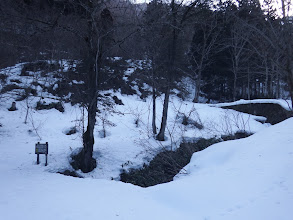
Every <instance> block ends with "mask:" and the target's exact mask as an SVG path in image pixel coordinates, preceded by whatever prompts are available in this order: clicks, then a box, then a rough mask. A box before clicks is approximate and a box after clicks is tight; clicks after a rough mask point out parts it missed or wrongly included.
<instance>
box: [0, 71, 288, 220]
mask: <svg viewBox="0 0 293 220" xmlns="http://www.w3.org/2000/svg"><path fill="white" fill-rule="evenodd" d="M18 68H19V67H17V66H16V67H15V68H14V69H13V68H12V69H11V71H10V75H9V79H13V78H14V79H18V78H19V77H18V75H19V69H18ZM23 79H26V80H27V81H29V80H30V79H29V77H27V78H23ZM23 83H24V82H23ZM107 92H110V93H112V95H116V96H117V97H118V98H119V99H121V100H122V102H123V103H124V105H116V106H115V107H114V109H113V110H107V111H105V112H103V113H102V114H100V115H99V117H98V120H97V126H96V130H95V139H96V143H95V146H94V157H95V158H96V159H97V162H98V167H97V168H96V169H95V170H94V171H92V172H90V173H88V174H82V173H81V172H80V171H78V172H79V174H81V175H83V176H84V177H85V178H83V179H79V178H73V177H68V176H63V175H60V174H57V173H56V172H58V171H62V170H64V169H70V165H69V161H70V156H69V155H70V154H71V153H72V152H74V151H76V150H78V149H79V148H80V147H81V146H82V142H81V129H82V120H81V118H82V109H80V108H79V107H77V106H71V105H70V104H65V106H64V107H65V112H64V113H61V112H59V111H57V110H41V111H36V110H34V109H33V107H34V106H35V104H36V102H37V101H38V100H39V98H33V97H29V99H28V102H26V101H25V100H24V101H21V102H17V107H18V110H17V111H14V112H9V111H8V110H7V109H8V108H9V107H10V105H11V102H12V101H13V100H14V99H13V98H14V97H13V92H12V93H10V94H9V96H3V97H0V98H1V103H0V123H1V124H2V127H0V219H5V220H6V219H7V220H10V219H11V220H14V219H24V220H26V219H27V220H34V219H44V220H46V219H50V220H51V219H60V220H63V219H125V220H131V219H142V220H144V219H146V220H150V219H152V220H153V219H155V220H156V219H176V220H179V219H184V220H188V219H192V220H194V219H215V220H218V219H225V220H226V219H227V220H229V219H231V220H235V219H237V220H238V219H243V220H244V219H245V220H247V219H252V220H254V219H255V220H259V219H266V220H270V219H271V220H275V219H276V220H279V219H282V220H287V219H288V220H289V219H292V216H293V210H292V208H291V206H292V204H293V174H292V169H293V135H292V130H293V118H291V119H287V120H286V121H284V122H281V123H279V124H276V125H274V126H270V125H269V124H261V123H260V122H257V121H256V120H255V119H257V118H259V117H257V116H252V115H249V114H244V113H239V112H236V111H234V110H229V109H221V108H217V107H215V106H209V105H207V104H194V103H191V102H187V101H185V102H183V101H181V100H180V99H179V98H177V97H174V96H172V97H171V102H170V110H169V119H168V129H167V132H166V136H167V138H168V140H167V141H165V142H158V141H155V140H154V138H153V137H152V133H151V126H150V125H151V116H152V115H151V109H152V108H151V99H150V98H148V99H146V100H145V101H142V100H140V99H139V98H138V97H137V96H124V95H121V94H119V93H114V92H112V91H107ZM46 97H49V94H46ZM52 98H54V97H52ZM45 100H46V101H48V102H50V101H51V100H50V99H49V98H48V99H45ZM162 101H163V97H159V98H158V100H157V106H158V109H157V112H158V116H157V123H158V125H159V122H160V117H161V115H160V113H161V111H162V109H161V106H162ZM278 102H279V101H278ZM27 103H28V104H29V106H30V109H29V114H28V123H27V124H24V120H25V115H26V110H27V107H26V106H27ZM99 107H100V108H101V106H99ZM181 113H185V114H186V115H189V116H190V118H191V119H192V120H195V121H197V122H201V123H202V124H203V126H204V129H202V130H199V129H197V128H195V127H192V126H184V125H182V123H181V118H180V115H182V114H181ZM101 118H104V119H107V120H108V121H109V123H108V124H107V125H106V134H107V136H106V138H101V130H102V129H103V126H102V124H101ZM136 121H138V124H136V123H135V122H136ZM73 126H77V128H79V129H80V131H79V132H78V133H76V134H73V135H65V133H66V131H68V129H70V128H71V127H73ZM238 130H242V131H243V130H245V131H247V132H253V133H255V134H254V135H252V136H250V137H248V138H245V139H240V140H235V141H227V142H222V143H218V144H215V145H212V146H211V147H209V148H207V149H205V150H203V151H201V152H197V153H195V154H194V155H193V157H192V159H191V162H190V163H189V164H188V165H187V166H186V167H185V168H184V172H182V174H178V175H177V176H176V177H175V180H174V181H173V182H170V183H166V184H160V185H157V186H153V187H149V188H140V187H137V186H133V185H131V184H125V183H122V182H119V181H116V180H118V177H119V173H120V171H121V169H122V165H123V168H126V169H127V168H130V167H139V166H141V165H142V164H143V163H144V162H148V161H149V160H150V159H151V158H152V157H153V156H154V155H155V153H156V152H158V151H160V150H161V149H162V148H170V147H172V148H173V149H174V148H176V147H178V145H179V143H180V141H181V140H182V139H183V138H184V139H188V140H192V139H194V138H196V137H206V138H210V137H214V136H217V137H219V136H221V135H222V134H232V133H234V132H236V131H238ZM38 141H41V142H46V141H48V142H49V158H48V159H49V161H48V163H49V164H48V166H47V167H45V166H44V163H45V159H44V157H43V156H42V155H41V158H40V159H41V164H40V165H36V155H35V154H34V144H35V143H36V142H38ZM111 179H114V180H111Z"/></svg>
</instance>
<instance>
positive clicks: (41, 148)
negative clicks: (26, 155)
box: [35, 142, 48, 154]
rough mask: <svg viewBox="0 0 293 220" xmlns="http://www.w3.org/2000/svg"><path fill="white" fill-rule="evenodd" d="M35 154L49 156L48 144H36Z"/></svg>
mask: <svg viewBox="0 0 293 220" xmlns="http://www.w3.org/2000/svg"><path fill="white" fill-rule="evenodd" d="M35 154H48V143H46V144H40V142H38V143H36V149H35Z"/></svg>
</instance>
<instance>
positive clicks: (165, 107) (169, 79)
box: [156, 0, 177, 141]
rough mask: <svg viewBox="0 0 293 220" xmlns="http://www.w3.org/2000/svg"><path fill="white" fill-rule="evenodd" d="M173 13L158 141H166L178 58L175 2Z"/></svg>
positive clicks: (173, 2) (172, 5)
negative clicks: (171, 94) (176, 58)
mask: <svg viewBox="0 0 293 220" xmlns="http://www.w3.org/2000/svg"><path fill="white" fill-rule="evenodd" d="M171 11H172V21H171V24H172V25H171V27H172V29H173V30H172V40H171V44H170V54H169V66H168V68H167V69H168V72H167V88H166V92H165V99H164V105H163V114H162V121H161V128H160V132H159V134H158V135H157V137H156V138H157V140H159V141H164V140H165V130H166V126H167V118H168V109H169V98H170V90H171V88H170V86H171V82H172V79H173V75H174V64H175V57H176V44H177V30H176V26H177V21H176V13H177V12H176V10H175V0H172V1H171Z"/></svg>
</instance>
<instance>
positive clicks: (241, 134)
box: [221, 131, 252, 141]
mask: <svg viewBox="0 0 293 220" xmlns="http://www.w3.org/2000/svg"><path fill="white" fill-rule="evenodd" d="M250 135H252V133H247V132H245V131H238V132H236V133H235V134H233V135H222V136H221V138H222V140H223V141H229V140H237V139H241V138H246V137H249V136H250Z"/></svg>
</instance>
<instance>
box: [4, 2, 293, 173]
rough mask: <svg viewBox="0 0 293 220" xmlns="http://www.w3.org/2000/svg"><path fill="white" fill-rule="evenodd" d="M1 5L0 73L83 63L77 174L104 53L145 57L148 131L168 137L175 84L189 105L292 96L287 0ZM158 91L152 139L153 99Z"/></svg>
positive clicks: (90, 130)
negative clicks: (187, 90)
mask: <svg viewBox="0 0 293 220" xmlns="http://www.w3.org/2000/svg"><path fill="white" fill-rule="evenodd" d="M280 1H281V3H282V4H281V5H282V10H281V11H282V13H281V14H280V13H279V14H278V13H277V12H276V11H274V10H273V8H272V7H271V6H272V2H271V1H264V5H265V7H263V8H262V7H261V6H260V2H259V1H258V0H237V1H230V0H228V1H220V2H218V1H215V2H214V1H211V0H207V1H198V0H195V1H190V2H189V3H186V1H183V0H170V1H162V0H153V1H151V2H150V3H148V4H133V3H131V2H129V1H126V0H107V1H106V0H68V1H65V0H21V1H17V0H2V1H1V2H0V20H1V22H0V50H1V53H0V67H4V66H9V65H12V64H14V63H17V62H23V61H33V60H38V59H78V60H82V64H83V66H84V67H85V68H84V72H85V73H86V74H85V75H86V79H85V82H86V85H87V86H86V87H87V89H86V91H84V93H83V94H86V96H85V97H84V103H85V105H86V109H87V111H88V117H87V118H88V122H87V130H86V131H85V133H84V134H83V145H84V148H83V150H82V151H81V152H80V154H79V155H78V156H77V157H76V160H77V161H78V167H79V168H80V169H81V170H82V171H84V172H89V171H91V170H93V169H94V168H95V166H96V162H95V160H94V159H93V158H92V155H93V145H94V135H93V134H94V126H95V122H96V112H97V100H98V99H97V98H98V92H99V89H100V83H101V82H100V79H101V69H103V68H104V61H105V59H106V58H107V57H109V56H123V57H128V58H129V57H131V58H139V59H145V60H148V62H149V63H150V64H151V65H150V68H148V71H146V72H147V73H146V74H147V76H148V79H149V81H150V82H151V83H149V84H150V86H152V88H153V89H152V97H153V123H152V127H153V133H154V136H155V137H156V139H157V140H160V141H163V140H164V139H165V136H164V135H165V130H166V125H167V117H168V106H169V98H170V94H171V91H172V89H173V88H174V85H175V84H176V82H177V81H178V80H180V77H182V76H188V77H190V79H192V80H193V84H194V92H193V101H194V102H199V101H200V97H205V98H207V100H209V99H215V100H235V99H238V98H247V99H251V98H260V97H265V98H280V97H281V93H282V92H284V89H283V88H284V87H285V88H286V89H287V91H288V93H289V94H290V96H291V98H293V48H292V47H293V43H292V42H293V41H292V36H293V21H292V17H290V16H289V13H288V12H289V11H290V3H291V2H290V0H280ZM159 92H161V93H164V103H163V112H162V119H161V125H160V129H159V132H158V133H157V127H156V123H155V122H156V118H155V117H156V105H155V103H156V97H157V95H158V94H159Z"/></svg>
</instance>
